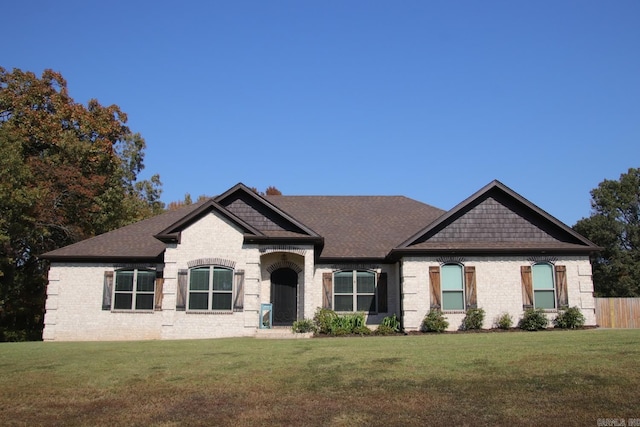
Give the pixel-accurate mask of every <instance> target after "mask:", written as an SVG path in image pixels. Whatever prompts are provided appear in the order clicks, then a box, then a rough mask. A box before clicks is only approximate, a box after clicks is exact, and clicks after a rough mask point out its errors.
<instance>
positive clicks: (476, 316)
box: [461, 308, 484, 331]
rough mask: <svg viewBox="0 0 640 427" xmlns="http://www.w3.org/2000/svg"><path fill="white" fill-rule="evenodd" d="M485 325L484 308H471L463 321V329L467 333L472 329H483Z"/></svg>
mask: <svg viewBox="0 0 640 427" xmlns="http://www.w3.org/2000/svg"><path fill="white" fill-rule="evenodd" d="M482 323H484V310H483V309H482V308H470V309H468V310H467V315H466V316H465V317H464V319H462V328H461V329H463V330H465V331H468V330H471V329H482Z"/></svg>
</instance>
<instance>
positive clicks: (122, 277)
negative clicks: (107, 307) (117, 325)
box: [113, 269, 156, 310]
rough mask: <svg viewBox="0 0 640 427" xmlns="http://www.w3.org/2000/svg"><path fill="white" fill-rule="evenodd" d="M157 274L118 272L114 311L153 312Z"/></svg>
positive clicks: (146, 271) (150, 272) (133, 271)
mask: <svg viewBox="0 0 640 427" xmlns="http://www.w3.org/2000/svg"><path fill="white" fill-rule="evenodd" d="M155 282H156V272H155V271H150V270H138V269H134V270H118V271H116V286H115V289H114V292H113V309H114V310H153V306H154V302H155V298H154V295H155Z"/></svg>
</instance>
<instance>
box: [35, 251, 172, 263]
mask: <svg viewBox="0 0 640 427" xmlns="http://www.w3.org/2000/svg"><path fill="white" fill-rule="evenodd" d="M39 258H41V259H45V260H47V261H51V262H61V261H64V262H82V263H89V262H92V263H127V264H138V263H149V262H150V263H162V262H164V251H163V252H162V253H161V254H159V255H155V256H145V255H141V256H131V257H125V256H110V255H46V254H45V255H40V257H39Z"/></svg>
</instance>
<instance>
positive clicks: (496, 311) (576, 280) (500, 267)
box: [402, 256, 596, 330]
mask: <svg viewBox="0 0 640 427" xmlns="http://www.w3.org/2000/svg"><path fill="white" fill-rule="evenodd" d="M529 258H530V257H527V256H502V257H465V258H464V261H463V264H464V265H465V266H475V268H476V290H477V300H478V308H482V309H484V310H485V313H486V315H485V322H484V325H483V327H484V328H491V327H493V324H494V321H495V319H496V318H497V317H498V316H500V315H501V314H502V313H509V314H511V316H512V317H513V320H514V326H515V325H516V324H517V322H518V320H520V319H521V318H522V314H523V308H522V284H521V278H520V266H522V265H531V262H530V261H529ZM554 263H555V264H556V265H565V266H566V267H567V293H568V298H569V306H571V307H573V306H577V307H579V308H580V309H581V311H582V313H583V315H584V316H585V318H586V324H587V325H595V324H596V320H595V310H594V299H593V282H592V278H591V264H590V262H589V258H588V257H586V256H584V257H580V256H575V257H558V258H555V259H554ZM439 265H441V264H440V262H438V260H437V259H436V258H435V257H431V258H426V257H406V258H404V259H403V265H402V276H403V301H404V325H405V328H406V329H407V330H418V329H419V328H420V324H421V322H422V319H423V318H424V316H425V315H426V314H427V312H428V311H429V309H430V305H431V300H430V291H429V267H430V266H439ZM444 314H445V317H446V318H447V321H448V322H449V330H456V329H458V328H459V326H460V324H461V323H462V319H463V318H464V316H465V315H464V313H459V312H444ZM555 316H556V313H555V312H550V313H548V314H547V317H548V318H549V320H550V321H551V320H553V319H554V318H555ZM550 326H551V323H550Z"/></svg>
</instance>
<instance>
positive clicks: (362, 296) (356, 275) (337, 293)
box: [333, 270, 376, 313]
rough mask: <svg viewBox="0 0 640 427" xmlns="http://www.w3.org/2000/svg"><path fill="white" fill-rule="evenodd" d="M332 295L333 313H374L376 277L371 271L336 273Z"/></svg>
mask: <svg viewBox="0 0 640 427" xmlns="http://www.w3.org/2000/svg"><path fill="white" fill-rule="evenodd" d="M333 293H334V295H333V298H334V305H333V307H334V310H335V311H366V312H369V313H375V312H376V275H375V273H373V272H371V271H359V270H352V271H339V272H336V273H335V274H334V289H333ZM354 307H355V310H354Z"/></svg>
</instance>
